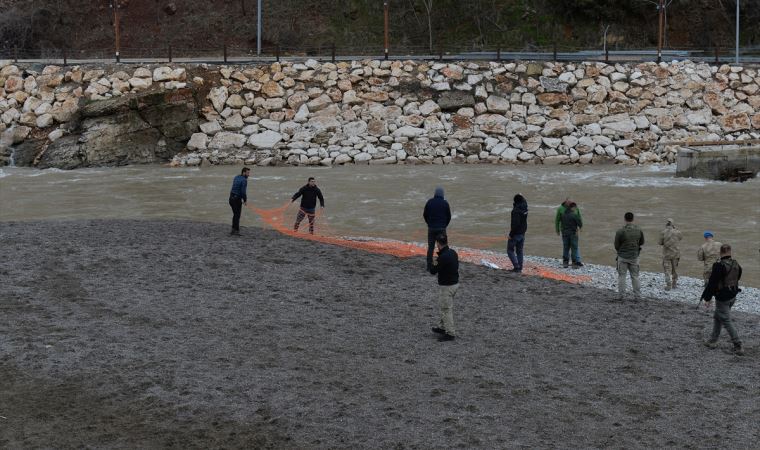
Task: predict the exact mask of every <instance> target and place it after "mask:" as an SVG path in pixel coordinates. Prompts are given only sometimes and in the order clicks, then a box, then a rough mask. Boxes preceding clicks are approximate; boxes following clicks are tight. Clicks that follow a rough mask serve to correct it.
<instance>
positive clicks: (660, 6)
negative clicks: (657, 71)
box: [657, 0, 665, 62]
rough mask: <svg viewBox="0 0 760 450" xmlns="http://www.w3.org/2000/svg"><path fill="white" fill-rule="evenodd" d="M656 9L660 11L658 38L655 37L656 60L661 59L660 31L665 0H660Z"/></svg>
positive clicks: (661, 30)
mask: <svg viewBox="0 0 760 450" xmlns="http://www.w3.org/2000/svg"><path fill="white" fill-rule="evenodd" d="M657 9H658V11H659V13H660V25H659V27H658V29H657V30H658V35H659V36H658V38H657V62H660V61H662V32H663V24H664V17H663V15H664V13H665V0H660V3H659V4H658V5H657Z"/></svg>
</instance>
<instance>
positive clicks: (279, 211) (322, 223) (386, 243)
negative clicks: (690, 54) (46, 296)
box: [246, 202, 591, 283]
mask: <svg viewBox="0 0 760 450" xmlns="http://www.w3.org/2000/svg"><path fill="white" fill-rule="evenodd" d="M246 206H247V207H248V209H250V210H251V211H253V212H255V213H256V214H257V215H259V217H261V219H262V220H263V221H264V223H266V224H267V225H269V226H270V227H272V228H273V229H274V230H276V231H278V232H280V233H282V234H285V235H288V236H293V237H296V238H299V239H306V240H310V241H316V242H323V243H326V244H332V245H338V246H341V247H348V248H355V249H359V250H364V251H366V252H370V253H376V254H384V255H392V256H396V257H398V258H411V257H415V256H425V255H426V254H427V246H426V245H424V244H417V243H414V242H404V241H399V240H395V239H381V238H356V237H346V236H338V235H337V233H334V232H333V231H332V229H331V227H330V224H329V221H328V220H326V217H325V215H324V213H323V211H322V210H321V209H319V210H317V211H316V213H315V215H316V217H315V226H314V229H315V234H308V233H306V232H297V231H294V230H293V227H292V226H288V225H286V223H288V222H286V220H288V217H287V215H288V213H289V212H290V213H291V214H290V216H292V217H291V219H292V220H293V221H294V223H295V213H294V212H293V211H292V209H294V208H290V206H291V202H287V203H285V204H284V205H282V206H280V207H279V208H272V209H261V208H256V207H255V206H251V205H248V204H246ZM289 210H290V211H289ZM304 228H308V226H306V227H304ZM418 234H419V235H420V236H422V235H423V233H422V232H419V233H414V235H415V236H417V235H418ZM454 235H455V236H456V235H459V236H460V237H464V236H468V237H470V238H472V239H473V240H475V239H478V240H481V241H493V242H496V241H497V239H498V240H500V241H503V240H504V238H501V237H500V238H495V237H479V236H474V235H464V234H457V233H455V234H454ZM457 254H458V255H459V259H460V261H462V262H467V263H471V264H476V265H480V266H487V267H493V268H498V269H501V270H507V269H511V268H512V263H511V262H510V261H509V258H507V256H506V255H503V254H498V253H493V252H488V251H484V250H480V249H476V248H463V247H460V248H458V249H457ZM523 273H525V274H527V275H534V276H540V277H543V278H549V279H553V280H560V281H565V282H568V283H582V282H585V281H590V280H591V277H589V276H585V275H570V274H566V273H562V272H557V271H555V270H553V269H550V268H548V267H544V266H539V265H536V264H526V265H525V267H524V268H523Z"/></svg>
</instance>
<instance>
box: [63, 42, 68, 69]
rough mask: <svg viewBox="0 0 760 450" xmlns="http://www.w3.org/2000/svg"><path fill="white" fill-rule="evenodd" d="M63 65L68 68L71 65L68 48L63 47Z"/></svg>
mask: <svg viewBox="0 0 760 450" xmlns="http://www.w3.org/2000/svg"><path fill="white" fill-rule="evenodd" d="M63 65H64V66H68V65H69V55H68V52H67V51H66V47H63Z"/></svg>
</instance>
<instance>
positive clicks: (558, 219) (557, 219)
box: [554, 197, 583, 259]
mask: <svg viewBox="0 0 760 450" xmlns="http://www.w3.org/2000/svg"><path fill="white" fill-rule="evenodd" d="M570 203H575V202H573V201H572V200H570V197H567V198H566V199H565V201H564V202H562V203H561V204H560V205H559V208H557V212H556V213H555V214H554V230H555V231H556V232H557V236H559V237H560V238H562V216H563V215H564V214H565V211H566V210H567V208H568V207H569V206H570ZM575 214H576V215H577V216H578V219H580V220H581V221H582V220H583V217H581V208H580V206H578V204H577V203H576V204H575ZM562 241H563V245H564V239H562ZM580 258H581V249H580V244H579V246H578V259H580Z"/></svg>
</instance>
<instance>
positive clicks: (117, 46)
mask: <svg viewBox="0 0 760 450" xmlns="http://www.w3.org/2000/svg"><path fill="white" fill-rule="evenodd" d="M119 1H120V0H111V3H110V6H111V9H112V10H113V31H114V45H115V51H116V62H120V56H119V50H120V49H121V42H120V40H121V37H120V36H119Z"/></svg>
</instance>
